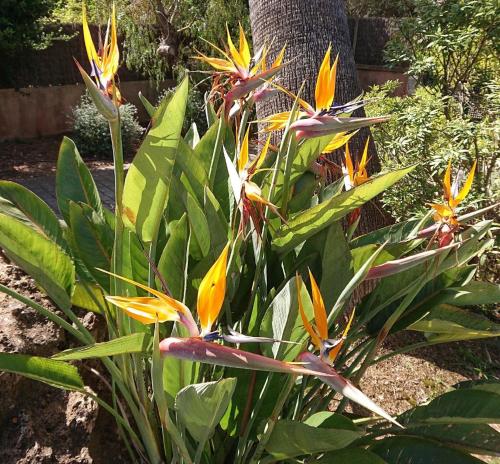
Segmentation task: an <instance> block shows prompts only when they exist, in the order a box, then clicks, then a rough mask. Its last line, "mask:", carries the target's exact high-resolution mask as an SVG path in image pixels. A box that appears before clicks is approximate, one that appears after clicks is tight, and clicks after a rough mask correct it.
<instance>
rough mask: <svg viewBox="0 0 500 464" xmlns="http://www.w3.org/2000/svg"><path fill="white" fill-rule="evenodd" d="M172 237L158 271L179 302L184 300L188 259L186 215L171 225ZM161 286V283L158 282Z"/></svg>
mask: <svg viewBox="0 0 500 464" xmlns="http://www.w3.org/2000/svg"><path fill="white" fill-rule="evenodd" d="M169 228H170V237H169V239H168V241H167V244H166V245H165V248H164V249H163V252H162V254H161V256H160V261H159V262H158V271H159V273H160V274H161V276H162V277H163V278H164V279H165V282H166V284H167V286H168V290H169V291H170V293H171V295H172V296H173V297H174V298H175V299H177V300H179V301H182V300H183V296H184V288H185V279H186V270H187V268H186V264H187V259H188V253H187V246H188V238H189V236H188V227H187V216H186V214H184V215H183V216H182V217H181V218H180V219H179V220H178V221H173V222H171V223H170V224H169ZM157 284H159V285H161V282H157Z"/></svg>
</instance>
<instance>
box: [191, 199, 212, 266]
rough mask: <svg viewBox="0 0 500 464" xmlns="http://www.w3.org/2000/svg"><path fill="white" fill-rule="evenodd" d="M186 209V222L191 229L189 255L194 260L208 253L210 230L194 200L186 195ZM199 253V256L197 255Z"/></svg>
mask: <svg viewBox="0 0 500 464" xmlns="http://www.w3.org/2000/svg"><path fill="white" fill-rule="evenodd" d="M186 209H187V213H188V216H187V217H188V221H189V225H190V229H191V237H192V238H193V239H194V240H192V241H191V245H197V246H196V247H193V246H191V248H190V251H191V254H192V255H193V256H194V257H195V258H196V259H198V260H199V259H201V258H203V257H205V256H207V254H208V252H209V251H210V229H209V228H208V222H207V218H206V217H205V214H204V212H203V210H202V209H201V207H200V206H199V205H198V204H197V203H196V200H195V199H194V198H193V197H192V196H191V195H190V194H189V193H188V194H187V198H186ZM199 253H200V254H199Z"/></svg>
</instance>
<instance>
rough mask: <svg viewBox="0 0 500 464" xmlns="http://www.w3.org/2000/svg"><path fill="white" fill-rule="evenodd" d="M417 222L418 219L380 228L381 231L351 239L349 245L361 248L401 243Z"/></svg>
mask: <svg viewBox="0 0 500 464" xmlns="http://www.w3.org/2000/svg"><path fill="white" fill-rule="evenodd" d="M419 221H420V220H419V219H410V220H409V221H405V222H398V223H396V224H391V225H390V226H386V227H382V228H381V229H377V230H374V231H372V232H368V233H367V234H364V235H360V236H359V237H356V238H353V239H352V241H351V245H352V246H353V247H361V246H364V245H371V244H382V243H385V242H389V243H398V242H401V241H403V240H406V239H407V238H408V235H409V234H410V232H412V231H413V230H414V228H415V226H416V225H417V224H418V223H419Z"/></svg>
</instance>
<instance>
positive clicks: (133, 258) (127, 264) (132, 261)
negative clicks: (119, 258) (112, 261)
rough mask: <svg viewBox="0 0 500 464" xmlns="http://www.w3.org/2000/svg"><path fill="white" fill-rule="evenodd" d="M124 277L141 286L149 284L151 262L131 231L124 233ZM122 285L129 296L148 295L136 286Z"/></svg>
mask: <svg viewBox="0 0 500 464" xmlns="http://www.w3.org/2000/svg"><path fill="white" fill-rule="evenodd" d="M123 275H125V276H128V277H130V278H132V279H133V280H135V281H136V282H139V283H141V284H145V285H147V284H148V279H149V261H148V259H147V257H146V255H145V254H144V249H143V247H142V246H141V243H140V242H139V239H138V238H137V235H136V234H135V232H133V231H131V230H130V229H125V230H124V231H123ZM122 285H123V286H124V288H126V291H127V295H129V296H141V295H146V293H145V292H144V291H143V290H140V289H138V288H137V287H136V286H135V285H131V284H127V283H125V282H123V283H122Z"/></svg>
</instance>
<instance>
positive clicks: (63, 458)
mask: <svg viewBox="0 0 500 464" xmlns="http://www.w3.org/2000/svg"><path fill="white" fill-rule="evenodd" d="M0 283H2V284H3V285H7V286H9V287H10V288H12V289H14V290H16V291H18V292H19V293H21V294H23V295H24V296H27V297H29V298H31V299H33V300H34V301H36V302H37V303H39V304H41V305H43V306H44V307H45V308H49V309H51V310H53V311H56V308H55V307H54V306H53V305H52V303H51V301H50V300H49V299H47V298H46V297H45V296H44V295H43V294H42V293H41V292H40V291H39V290H38V289H37V287H36V285H35V283H34V282H33V280H32V279H30V278H29V277H28V276H26V275H25V274H24V273H23V272H22V271H21V270H19V269H18V268H17V267H15V266H12V265H10V264H8V263H7V261H6V260H5V259H4V258H2V257H1V256H0ZM56 312H57V311H56ZM60 315H61V314H60ZM96 319H97V318H96V316H94V315H90V317H89V316H84V315H83V314H82V321H83V322H84V324H85V325H86V326H88V327H89V329H92V328H93V329H94V330H99V321H97V320H96ZM101 325H102V324H101ZM71 342H72V341H71V340H70V339H69V337H66V334H65V332H64V331H62V330H61V329H60V328H59V327H58V326H56V325H55V324H53V323H52V322H50V321H47V319H45V318H44V317H42V316H40V315H38V314H37V313H36V311H34V310H32V309H31V308H29V307H26V306H25V305H24V304H22V303H20V302H19V301H17V300H15V299H13V298H10V297H8V296H6V295H5V294H1V293H0V352H10V353H25V354H32V355H38V356H51V355H52V354H54V353H56V352H58V351H61V350H63V349H66V348H68V347H70V346H71ZM94 364H95V365H94ZM94 364H92V362H89V363H87V364H86V365H87V366H92V367H98V364H97V363H96V362H94ZM81 372H82V374H83V375H84V380H85V383H86V384H88V385H90V388H91V389H92V390H93V391H94V392H95V393H97V394H98V395H99V396H101V397H103V398H104V399H106V398H107V397H108V396H109V393H108V392H107V390H106V389H105V387H104V386H103V385H102V383H100V382H98V381H97V380H96V379H95V378H94V377H93V376H91V375H90V374H88V373H87V371H86V370H84V369H82V370H81ZM0 391H1V392H2V401H0V462H1V463H2V464H32V463H33V464H34V463H43V464H44V463H51V464H52V463H56V464H105V463H106V464H107V463H125V462H128V461H129V460H128V456H127V455H126V454H125V451H124V449H123V445H122V443H121V442H120V441H119V439H118V432H117V429H116V425H115V422H114V419H113V418H112V417H111V416H110V415H109V414H108V413H107V412H105V411H103V410H102V409H101V408H99V407H98V406H97V404H96V403H95V402H94V401H93V400H91V399H90V398H89V397H87V396H86V395H83V394H80V393H76V392H67V391H64V390H59V389H56V388H54V387H51V386H49V385H45V384H42V383H40V382H36V381H32V380H29V379H26V378H24V377H20V376H17V375H12V374H6V373H0Z"/></svg>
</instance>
